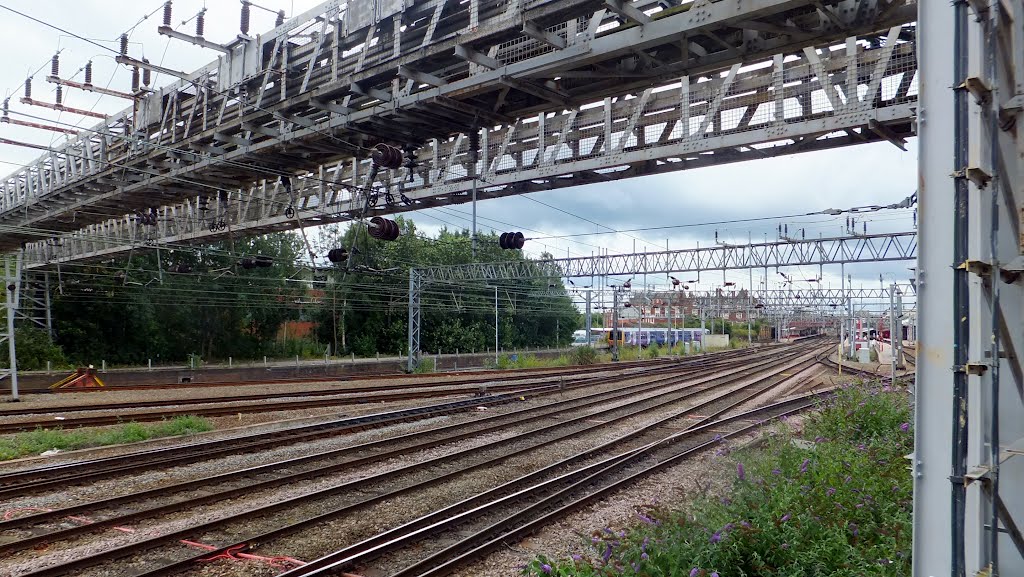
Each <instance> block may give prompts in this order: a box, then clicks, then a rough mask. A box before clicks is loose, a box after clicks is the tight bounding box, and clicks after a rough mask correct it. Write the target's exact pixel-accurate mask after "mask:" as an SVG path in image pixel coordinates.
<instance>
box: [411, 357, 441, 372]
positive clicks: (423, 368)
mask: <svg viewBox="0 0 1024 577" xmlns="http://www.w3.org/2000/svg"><path fill="white" fill-rule="evenodd" d="M436 370H437V367H436V366H435V365H434V359H431V358H427V357H424V358H422V359H420V362H419V363H418V364H417V365H416V369H415V370H414V371H413V372H414V373H416V374H417V375H424V374H427V373H432V372H434V371H436Z"/></svg>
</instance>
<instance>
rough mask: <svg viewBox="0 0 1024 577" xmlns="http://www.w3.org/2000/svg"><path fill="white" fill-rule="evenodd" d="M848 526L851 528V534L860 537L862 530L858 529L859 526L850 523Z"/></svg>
mask: <svg viewBox="0 0 1024 577" xmlns="http://www.w3.org/2000/svg"><path fill="white" fill-rule="evenodd" d="M848 526H849V528H850V532H851V533H853V536H854V537H857V536H859V535H860V529H858V528H857V524H856V523H850V524H849V525H848Z"/></svg>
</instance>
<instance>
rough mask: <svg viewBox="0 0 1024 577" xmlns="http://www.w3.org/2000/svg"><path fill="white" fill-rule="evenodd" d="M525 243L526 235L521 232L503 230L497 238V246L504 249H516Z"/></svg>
mask: <svg viewBox="0 0 1024 577" xmlns="http://www.w3.org/2000/svg"><path fill="white" fill-rule="evenodd" d="M525 244H526V237H525V236H523V233H521V232H503V233H501V237H499V238H498V246H500V247H501V248H503V249H505V250H516V249H520V248H523V246H524V245H525Z"/></svg>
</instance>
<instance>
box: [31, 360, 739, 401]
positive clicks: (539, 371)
mask: <svg viewBox="0 0 1024 577" xmlns="http://www.w3.org/2000/svg"><path fill="white" fill-rule="evenodd" d="M728 352H732V351H728ZM716 354H720V353H716ZM666 362H672V360H671V359H669V358H663V359H651V360H645V361H630V362H619V363H599V364H596V365H590V368H592V369H595V370H617V369H622V368H634V367H639V366H651V365H657V364H659V363H666ZM574 370H576V369H575V368H574V367H565V368H562V369H552V368H551V367H537V368H531V369H515V371H497V370H494V369H481V370H474V371H458V372H439V373H433V374H426V375H409V374H407V373H387V374H369V375H340V376H333V377H331V376H324V377H314V376H309V377H290V378H282V379H258V380H250V381H210V382H191V383H158V384H153V385H110V384H108V385H106V386H104V387H98V388H87V389H49V388H47V389H39V390H27V391H25V392H26V393H29V394H41V393H58V394H62V393H104V392H116V391H151V390H173V389H188V390H196V389H206V388H210V389H216V388H220V387H238V386H248V385H308V384H315V383H352V382H359V381H388V380H399V379H409V378H416V379H419V382H420V383H421V384H420V386H425V387H429V386H446V385H449V384H460V385H462V384H472V383H479V382H487V381H488V380H491V379H492V378H493V376H494V375H500V374H508V373H509V372H512V373H513V374H515V375H527V376H523V378H524V379H526V378H540V377H550V376H558V375H560V374H566V373H570V372H573V371H574ZM452 375H459V376H460V377H463V378H461V379H457V380H445V379H450V378H451V376H452ZM477 377H479V378H477ZM431 381H440V382H437V383H432V382H431ZM401 386H403V385H380V386H371V387H369V388H367V389H365V390H388V389H392V388H396V387H401Z"/></svg>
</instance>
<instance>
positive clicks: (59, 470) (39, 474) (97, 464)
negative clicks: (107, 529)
mask: <svg viewBox="0 0 1024 577" xmlns="http://www.w3.org/2000/svg"><path fill="white" fill-rule="evenodd" d="M762 354H763V353H762ZM730 358H732V357H730ZM731 362H732V361H730V360H726V359H716V358H714V357H712V356H709V357H708V358H707V359H697V360H693V361H691V362H689V363H686V364H679V365H675V366H662V367H659V368H658V369H657V370H649V371H645V372H644V375H643V376H656V375H659V374H666V373H673V372H679V373H680V374H682V375H689V374H693V373H696V372H700V371H706V370H714V369H716V368H719V367H721V366H723V365H728V364H729V363H731ZM637 376H641V375H633V374H625V375H613V376H597V377H589V378H585V379H580V380H578V381H576V382H560V383H552V384H548V385H543V386H536V387H533V388H531V389H528V390H519V391H515V392H513V393H506V394H500V395H490V396H487V397H473V398H471V399H465V400H458V401H453V402H449V403H442V404H438V405H428V406H424V407H415V408H411V409H400V410H396V411H388V412H384V413H378V414H371V415H364V416H360V417H348V418H342V419H334V420H331V421H327V422H324V423H316V424H312V425H303V426H298V427H293V428H290V429H286V430H278V431H273V432H268V433H261V434H249V435H240V436H237V437H230V438H227V439H220V440H215V441H200V442H194V443H186V444H182V445H176V446H173V447H166V448H160V449H149V450H144V451H135V452H132V453H128V454H125V455H119V456H116V457H105V458H99V459H92V460H88V461H80V462H76V463H71V464H57V465H46V466H42V467H35V468H29V469H25V470H21V471H15V472H10V473H5V474H0V498H6V497H10V496H13V495H18V494H23V493H24V492H25V491H38V490H45V489H48V488H52V487H61V486H67V485H68V484H69V483H80V482H83V481H93V480H96V479H100V478H104V477H109V476H112V475H118V474H127V473H137V472H140V471H143V470H149V469H152V468H156V467H164V468H166V467H170V466H177V465H183V464H188V463H194V462H197V461H201V460H206V459H212V458H217V457H222V456H225V455H229V454H233V453H245V452H249V453H255V452H260V451H266V450H268V449H270V448H273V447H279V446H282V445H288V444H294V443H301V442H311V441H315V440H317V439H321V438H324V437H328V436H334V435H340V434H345V433H349V432H354V431H359V430H364V429H368V428H375V427H382V426H388V425H394V424H397V423H402V422H407V421H412V420H421V419H425V418H430V417H436V416H441V415H450V414H453V413H457V412H463V411H468V410H472V409H474V408H475V407H477V406H479V405H481V404H487V405H500V404H507V403H511V402H514V401H516V400H517V399H519V398H520V397H523V396H528V397H537V396H543V395H550V394H555V393H561V392H565V391H571V390H579V389H585V388H587V387H595V386H600V385H602V384H608V383H612V382H616V381H617V380H621V379H623V378H636V377H637ZM628 390H632V388H630V389H628ZM628 390H624V392H628ZM605 394H611V393H605Z"/></svg>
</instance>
